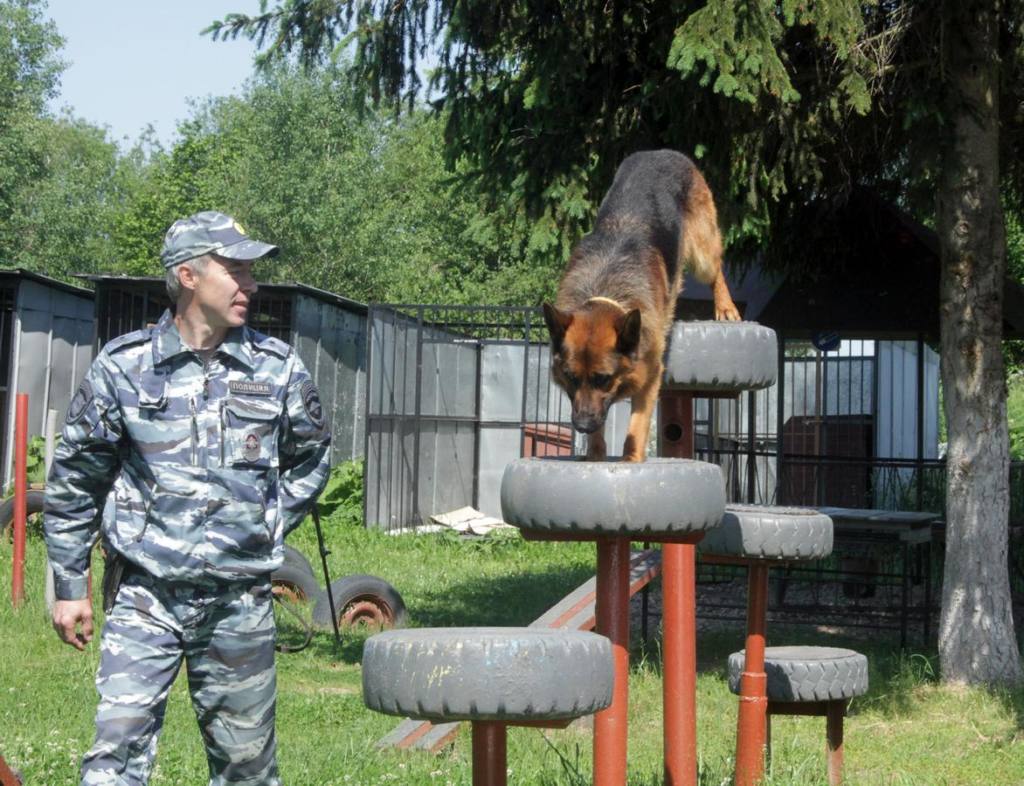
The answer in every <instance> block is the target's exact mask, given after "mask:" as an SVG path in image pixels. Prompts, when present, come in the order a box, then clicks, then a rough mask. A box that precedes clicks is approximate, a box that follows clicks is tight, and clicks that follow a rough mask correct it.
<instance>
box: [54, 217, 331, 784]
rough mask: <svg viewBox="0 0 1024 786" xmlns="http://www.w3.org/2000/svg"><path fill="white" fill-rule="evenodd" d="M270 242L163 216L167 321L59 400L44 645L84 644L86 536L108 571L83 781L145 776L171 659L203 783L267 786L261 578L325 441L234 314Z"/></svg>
mask: <svg viewBox="0 0 1024 786" xmlns="http://www.w3.org/2000/svg"><path fill="white" fill-rule="evenodd" d="M276 251H277V249H276V247H274V246H270V245H267V244H265V243H260V242H258V241H255V240H252V239H250V238H249V237H247V236H246V235H245V233H244V232H243V231H242V229H241V228H240V227H239V226H238V224H237V223H235V222H234V221H233V220H232V219H231V218H229V217H228V216H225V215H223V214H221V213H214V212H204V213H198V214H196V215H194V216H191V217H190V218H187V219H183V220H181V221H177V222H175V223H174V225H173V226H171V228H170V230H169V231H168V232H167V236H166V238H165V240H164V247H163V251H162V253H161V258H162V261H163V264H164V267H165V268H166V270H167V283H168V292H169V294H170V295H171V299H172V301H173V302H175V304H176V310H175V313H174V314H172V313H171V312H170V311H167V312H165V313H164V315H163V317H162V318H161V319H160V322H159V324H158V325H156V326H155V327H152V328H147V329H145V330H139V331H136V332H134V333H129V334H128V335H126V336H122V337H120V338H118V339H115V340H114V341H111V342H110V343H109V344H107V345H106V346H105V347H104V348H103V350H102V351H101V352H100V354H99V356H98V357H97V358H96V360H95V362H94V363H93V364H92V367H91V368H90V369H89V371H88V373H87V374H86V376H85V379H84V380H83V382H82V384H81V387H80V388H79V389H78V392H77V394H76V395H75V397H74V399H73V400H72V402H71V405H70V407H69V408H68V413H67V418H66V421H65V425H64V431H63V436H62V440H61V442H60V445H59V447H58V448H57V452H56V456H55V457H54V461H53V466H52V469H51V471H50V477H49V479H48V481H47V490H46V512H45V524H44V528H45V533H46V544H47V549H48V551H49V558H50V563H51V565H52V566H53V570H54V573H55V576H56V591H57V599H58V601H57V603H56V604H55V606H54V610H53V624H54V627H55V628H56V630H57V633H58V635H59V636H60V637H61V639H62V640H64V641H65V642H67V643H68V644H71V645H72V646H74V647H76V648H78V649H83V648H84V646H85V644H86V643H87V642H88V641H89V640H90V639H91V637H92V609H91V605H90V601H89V599H88V590H87V581H88V579H87V575H88V565H89V551H90V549H91V548H92V545H93V543H94V541H95V540H96V536H97V532H99V534H100V536H101V538H102V541H103V544H104V548H105V550H106V552H107V554H108V558H109V557H113V563H114V564H111V562H110V561H108V575H109V577H115V576H116V575H117V573H119V572H120V568H119V567H118V565H120V566H121V567H123V576H122V577H121V580H120V582H119V586H115V587H113V589H114V593H112V595H113V599H112V600H108V603H110V604H111V605H112V608H110V609H109V612H108V614H107V618H106V623H105V625H104V627H103V634H102V640H101V656H100V667H99V671H98V673H97V676H96V685H97V688H98V690H99V694H100V702H99V708H98V710H97V715H96V727H97V733H96V742H95V744H94V745H93V747H92V749H91V750H90V751H89V752H88V753H87V754H86V755H85V758H84V760H83V763H82V784H83V786H101V785H102V786H129V785H130V786H136V785H137V784H145V783H147V782H148V780H149V775H150V771H151V769H152V765H153V759H154V755H155V752H156V743H157V737H158V735H159V733H160V728H161V725H162V723H163V715H164V709H165V706H166V701H167V693H168V691H169V690H170V688H171V685H172V684H173V682H174V679H175V677H176V675H177V673H178V670H179V667H180V666H181V662H182V660H184V662H185V666H186V669H187V673H188V683H189V690H190V692H191V695H192V704H193V707H194V708H195V712H196V717H197V719H198V721H199V727H200V730H201V732H202V737H203V742H204V744H205V746H206V752H207V758H208V761H209V765H210V786H221V784H252V785H253V786H255V784H260V786H264V785H273V784H279V783H280V780H279V778H278V774H277V762H276V744H275V736H274V706H275V697H276V684H275V672H274V636H275V631H274V619H273V613H272V608H271V605H272V604H271V592H270V572H271V571H272V570H274V569H275V568H277V567H278V566H280V565H281V563H282V560H283V557H284V550H283V549H284V547H283V539H284V536H285V535H286V534H287V533H288V532H289V531H290V530H291V529H292V528H294V527H295V526H297V525H298V524H299V522H300V521H301V520H302V518H303V517H304V516H305V514H306V513H307V511H308V510H309V509H310V507H311V506H312V505H313V504H314V502H315V500H316V497H317V495H318V494H319V493H320V491H321V490H322V488H323V486H324V483H325V482H326V480H327V474H328V469H329V467H328V447H329V444H330V434H329V431H328V428H327V426H326V424H325V421H324V413H323V411H322V409H321V405H320V400H319V395H318V393H317V389H316V386H315V385H314V384H313V381H312V379H311V378H310V376H309V373H308V372H307V371H306V369H305V367H304V366H303V364H302V362H301V361H300V360H299V358H298V357H297V356H296V354H295V352H294V350H292V349H291V348H290V347H289V346H288V345H287V344H284V343H283V342H281V341H278V340H277V339H274V338H270V337H268V336H264V335H262V334H260V333H257V332H255V331H253V330H250V329H249V328H248V327H247V326H246V325H245V319H246V315H247V311H248V306H249V302H250V298H251V297H252V295H253V294H254V293H255V291H256V284H255V282H254V281H253V278H252V274H251V267H252V262H253V260H256V259H259V258H261V257H264V256H268V255H273V254H274V253H276ZM108 583H109V582H108V581H105V582H104V584H108ZM108 594H111V593H108Z"/></svg>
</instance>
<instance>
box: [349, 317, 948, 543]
mask: <svg viewBox="0 0 1024 786" xmlns="http://www.w3.org/2000/svg"><path fill="white" fill-rule="evenodd" d="M368 333H369V335H368V357H369V364H368V370H367V374H368V380H369V381H368V384H367V400H366V413H367V429H366V450H365V453H366V459H367V469H366V480H365V495H364V499H365V513H366V522H367V525H368V526H375V527H380V528H382V529H385V530H395V529H404V528H409V527H417V526H420V525H421V524H424V523H426V522H427V520H428V519H429V517H430V516H431V515H434V514H439V513H445V512H448V511H451V510H453V509H456V508H459V507H462V506H465V505H471V506H473V507H475V508H477V509H479V510H480V511H482V512H483V513H485V514H488V515H493V516H500V505H499V504H498V496H497V494H498V485H499V483H500V479H501V473H502V472H503V471H504V468H505V465H506V464H507V463H508V462H509V461H510V460H512V459H515V458H518V457H520V456H542V455H575V454H579V453H582V452H583V451H584V449H585V441H584V438H583V437H582V436H581V435H578V434H576V433H575V432H574V431H573V429H572V425H571V422H570V415H571V407H570V404H569V401H568V399H567V398H566V396H565V394H564V393H563V392H562V391H561V389H559V388H558V387H557V386H556V385H554V383H553V382H552V381H551V376H550V373H549V365H550V357H551V356H550V347H549V345H548V336H547V328H546V326H545V324H544V320H543V317H542V315H541V312H540V309H529V308H514V307H482V306H434V305H404V306H403V305H398V306H388V305H374V306H370V308H369V316H368ZM780 347H781V350H780V360H781V362H782V363H783V368H784V372H783V373H782V374H780V379H779V382H778V383H777V384H776V385H774V386H772V387H771V388H767V389H765V390H762V391H757V392H751V393H746V394H744V395H743V396H741V397H740V398H737V399H708V398H704V399H698V400H697V402H696V406H695V431H696V444H697V451H698V453H699V454H700V455H701V456H702V457H703V458H704V459H706V460H710V461H713V462H714V463H717V464H720V465H721V466H722V468H723V472H724V474H725V477H726V480H727V487H728V489H729V497H730V500H731V501H734V502H751V503H756V504H787V505H810V506H816V505H817V506H820V505H836V506H844V507H873V508H891V509H893V510H902V509H913V508H914V507H915V506H916V503H917V501H918V497H919V496H921V494H922V493H925V492H926V491H927V492H928V494H930V491H928V489H926V488H925V487H924V486H923V485H922V484H921V483H918V482H917V478H918V476H919V473H920V471H921V467H922V466H929V467H930V466H932V465H938V464H939V463H940V462H939V461H938V459H937V454H938V427H939V418H938V359H937V356H936V355H935V353H934V352H933V351H932V350H931V349H929V348H928V346H927V345H926V344H924V343H923V342H919V343H918V342H904V341H875V340H855V341H841V342H839V343H838V344H837V346H836V347H835V349H833V350H829V351H823V350H820V349H817V348H815V347H814V346H813V344H811V343H810V342H807V341H803V340H785V339H782V340H781V341H780ZM920 380H923V381H924V384H923V385H921V386H920V388H918V385H917V383H918V381H920ZM780 396H781V406H780ZM628 418H629V404H628V402H619V403H618V404H616V405H614V406H613V407H612V409H611V411H610V413H609V419H608V424H607V428H606V433H607V435H608V444H609V452H610V453H616V452H618V450H619V449H620V448H621V444H622V441H623V439H624V437H625V431H626V426H627V423H628ZM918 433H920V434H921V437H920V439H919V438H918ZM780 435H781V438H780ZM918 449H920V455H918V452H917V451H918ZM655 450H656V447H655V446H654V445H652V450H651V452H652V453H653V452H654V451H655ZM928 494H926V495H925V499H926V500H927V501H929V502H931V501H934V500H933V499H932V498H931V497H930V496H928Z"/></svg>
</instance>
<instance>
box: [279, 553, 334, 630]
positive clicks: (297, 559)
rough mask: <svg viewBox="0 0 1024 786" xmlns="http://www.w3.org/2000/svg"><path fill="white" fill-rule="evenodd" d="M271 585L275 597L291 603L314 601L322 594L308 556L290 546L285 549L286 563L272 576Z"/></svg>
mask: <svg viewBox="0 0 1024 786" xmlns="http://www.w3.org/2000/svg"><path fill="white" fill-rule="evenodd" d="M270 585H271V587H272V588H273V591H274V594H275V595H277V596H278V597H280V598H281V599H282V600H288V601H291V602H296V601H312V600H314V599H315V598H316V597H317V596H318V595H319V594H320V584H319V583H318V582H317V580H316V576H315V575H314V574H313V566H312V565H310V563H309V560H308V559H306V555H305V554H303V553H302V552H301V551H298V550H297V549H293V548H292V547H291V546H288V545H286V546H285V547H284V563H283V564H282V565H281V567H280V568H278V569H277V570H275V571H274V572H273V573H271V574H270ZM328 620H330V617H328Z"/></svg>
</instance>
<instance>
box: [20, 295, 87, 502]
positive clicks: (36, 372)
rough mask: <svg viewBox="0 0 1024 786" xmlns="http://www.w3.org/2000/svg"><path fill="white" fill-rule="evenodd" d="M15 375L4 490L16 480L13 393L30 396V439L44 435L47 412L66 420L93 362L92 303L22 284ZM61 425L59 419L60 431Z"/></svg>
mask: <svg viewBox="0 0 1024 786" xmlns="http://www.w3.org/2000/svg"><path fill="white" fill-rule="evenodd" d="M14 313H15V324H14V331H13V335H12V341H13V347H12V352H13V357H11V368H12V370H13V372H14V373H13V375H12V379H11V380H10V385H9V389H10V392H11V394H12V395H10V396H8V398H7V401H6V412H5V433H4V438H5V446H4V472H3V482H4V488H8V487H9V486H10V484H11V483H12V482H13V477H14V447H13V446H14V410H15V397H14V395H13V394H14V393H27V394H28V402H29V404H28V410H29V411H28V423H29V426H28V430H29V436H30V437H32V436H36V435H40V434H44V432H45V428H46V412H47V410H49V409H55V410H57V411H58V413H60V414H59V418H63V416H64V413H65V412H66V410H67V407H68V404H69V403H70V401H71V397H72V396H73V395H74V393H75V390H76V388H77V387H78V384H79V382H80V381H81V379H82V375H83V374H85V370H86V369H87V368H88V366H89V363H90V362H91V361H92V336H93V321H94V316H93V300H92V297H91V296H90V295H89V294H87V293H82V294H80V295H79V294H75V293H73V292H70V291H68V290H66V289H63V288H59V287H56V286H49V285H47V284H46V283H45V282H40V281H35V280H32V279H28V278H22V279H21V280H20V281H19V282H18V292H17V299H16V303H15V311H14ZM59 423H60V421H59V420H58V427H59Z"/></svg>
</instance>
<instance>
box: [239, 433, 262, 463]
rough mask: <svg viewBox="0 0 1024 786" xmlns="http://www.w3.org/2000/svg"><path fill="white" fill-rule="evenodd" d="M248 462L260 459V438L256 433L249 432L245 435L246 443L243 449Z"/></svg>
mask: <svg viewBox="0 0 1024 786" xmlns="http://www.w3.org/2000/svg"><path fill="white" fill-rule="evenodd" d="M242 452H243V454H244V455H245V460H246V461H250V462H252V461H257V460H259V457H260V438H259V437H258V436H256V434H255V433H253V432H249V433H248V434H246V435H245V443H244V445H243V448H242Z"/></svg>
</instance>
